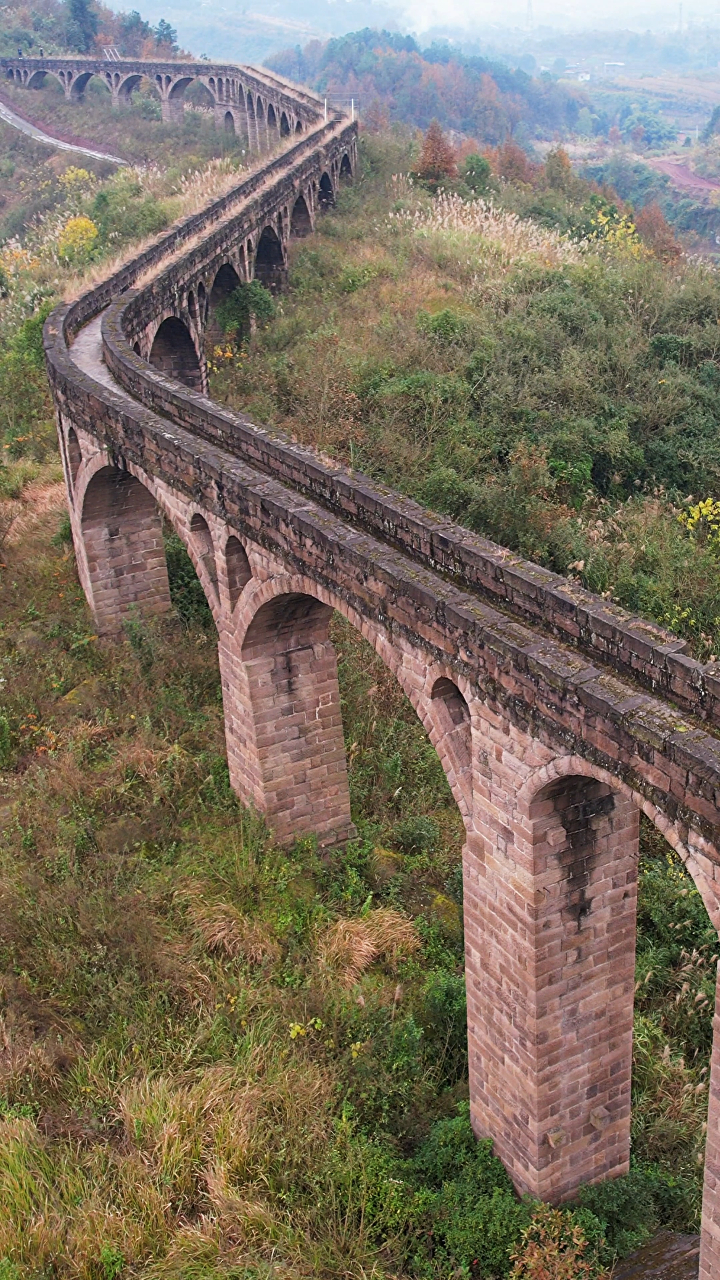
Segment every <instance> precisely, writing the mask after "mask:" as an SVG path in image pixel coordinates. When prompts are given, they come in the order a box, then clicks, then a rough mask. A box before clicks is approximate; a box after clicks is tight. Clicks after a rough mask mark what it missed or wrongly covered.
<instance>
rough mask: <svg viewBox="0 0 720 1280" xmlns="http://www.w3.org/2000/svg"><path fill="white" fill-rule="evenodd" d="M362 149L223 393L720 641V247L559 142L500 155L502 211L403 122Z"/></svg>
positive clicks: (471, 521)
mask: <svg viewBox="0 0 720 1280" xmlns="http://www.w3.org/2000/svg"><path fill="white" fill-rule="evenodd" d="M364 153H365V170H364V177H363V180H362V181H361V182H360V184H359V185H358V186H356V187H355V188H354V189H349V190H346V191H344V192H343V193H342V195H341V197H340V200H339V205H338V210H337V212H336V213H334V214H331V215H330V216H329V217H327V218H325V219H324V220H323V221H322V222H321V223H320V226H319V229H318V232H317V234H316V235H315V236H314V237H313V238H312V239H309V240H305V241H300V242H296V243H295V245H294V247H293V256H292V270H291V290H290V293H289V294H288V295H287V296H286V297H285V298H283V299H282V302H281V304H280V306H279V307H278V314H277V317H276V319H275V321H274V322H273V323H272V324H269V325H268V326H267V328H266V329H265V330H264V331H262V332H260V333H258V334H257V335H256V337H255V339H254V340H253V342H252V343H248V342H247V341H246V342H245V343H243V344H241V346H240V348H239V349H237V350H235V351H233V350H232V349H226V350H225V352H224V353H223V352H222V351H221V352H220V353H219V357H218V359H217V360H216V366H217V368H218V372H217V374H216V375H215V377H214V380H213V394H214V395H215V396H216V397H217V398H221V399H225V400H226V401H227V402H228V403H229V404H231V405H236V406H238V407H242V408H244V409H246V410H247V409H249V410H250V411H251V412H252V413H255V414H256V415H257V416H258V417H259V418H260V419H261V420H265V421H268V420H270V421H273V422H275V423H277V424H278V425H280V426H282V427H283V428H284V429H285V430H287V431H289V432H290V433H292V434H293V435H295V436H296V437H298V438H299V439H301V440H304V441H307V442H309V443H314V444H316V445H318V446H319V447H320V448H322V449H323V450H325V451H326V452H328V453H330V454H333V455H335V456H337V457H340V458H342V459H343V460H344V461H346V462H348V463H350V464H351V465H355V466H357V467H359V468H361V469H363V470H365V471H366V472H368V473H369V474H371V475H374V476H376V477H380V478H382V479H385V480H387V481H389V482H390V483H391V484H393V485H395V486H397V487H398V488H401V489H403V490H404V491H405V492H407V493H410V494H412V495H413V496H415V497H417V498H418V499H419V500H420V501H422V502H424V503H426V504H428V505H429V506H431V507H434V508H435V509H436V510H438V511H443V512H446V513H449V514H450V515H452V516H454V517H456V518H457V519H458V520H459V521H460V522H461V523H464V524H466V525H468V526H469V527H470V528H473V529H476V530H478V531H480V532H482V533H485V534H487V535H489V536H490V537H493V538H495V539H497V540H498V541H500V542H502V543H504V544H505V545H509V546H511V547H514V548H517V549H518V550H519V551H521V552H522V553H523V554H525V555H526V556H528V557H529V558H531V559H535V560H539V561H541V562H542V563H544V564H547V565H550V566H551V567H553V568H555V569H557V570H558V571H560V572H562V573H568V574H570V575H571V576H573V575H574V576H576V577H580V578H582V580H583V582H584V583H585V584H586V585H587V586H588V587H590V588H591V589H592V590H595V591H599V592H602V593H606V594H607V595H608V596H612V597H613V598H614V599H616V600H618V601H619V602H620V603H621V604H623V605H625V606H626V607H627V608H629V609H631V610H637V611H639V612H641V613H644V614H646V615H648V616H650V617H653V618H655V619H657V620H659V621H661V622H664V623H665V624H666V625H668V626H670V627H672V628H673V629H675V630H677V632H678V633H679V634H681V635H684V636H686V637H687V638H689V639H690V640H691V641H692V643H693V645H694V646H695V648H696V651H697V652H698V653H699V654H701V655H702V656H704V657H708V656H710V654H717V653H720V648H719V647H718V646H719V645H720V621H719V619H720V572H719V567H720V566H719V562H718V552H717V542H716V540H713V537H712V536H711V530H710V529H709V526H708V525H707V522H704V523H703V522H702V521H701V522H700V525H699V526H698V527H696V529H695V534H694V535H690V534H688V531H687V529H686V528H685V527H684V526H683V525H682V524H681V523H680V522H679V521H678V519H677V517H678V514H679V512H680V511H681V510H682V509H684V508H685V507H686V506H687V505H688V503H687V501H686V500H687V499H688V497H689V495H692V497H693V499H694V501H695V502H697V501H698V500H700V499H705V498H707V497H710V498H715V496H716V495H717V493H718V490H719V489H720V450H719V448H718V439H719V438H720V437H719V434H718V427H719V425H720V423H719V420H718V404H719V403H720V401H719V400H718V394H717V388H718V385H720V365H719V364H718V353H719V351H720V327H719V321H720V277H719V276H718V273H717V270H716V268H715V267H714V266H712V265H709V264H704V263H701V262H697V261H693V260H688V259H684V258H681V257H677V256H675V255H676V252H677V246H673V243H672V236H670V238H669V239H668V238H667V234H666V232H665V231H662V229H661V228H660V229H659V228H655V230H654V231H653V229H652V228H649V229H648V236H647V238H646V240H645V241H643V240H641V239H640V238H639V237H638V235H637V234H636V232H635V231H634V229H633V226H632V223H631V221H630V220H629V219H628V217H627V216H626V215H625V214H623V212H622V210H621V209H619V208H618V206H617V204H615V203H614V202H613V201H612V198H611V193H607V192H606V193H601V192H599V191H598V190H593V188H592V187H591V186H590V185H588V184H587V183H584V182H582V181H581V180H580V179H578V178H576V177H575V176H574V175H573V174H572V172H571V171H570V169H569V166H568V165H567V163H566V162H565V161H564V160H563V157H562V156H561V155H558V154H556V155H555V156H554V157H553V156H551V157H550V159H549V160H548V162H547V164H546V165H545V166H543V167H541V168H533V167H532V166H528V165H527V162H526V161H525V159H524V157H523V156H522V153H520V154H519V157H518V155H517V149H514V150H513V149H512V148H507V149H506V154H505V155H503V154H500V153H499V154H498V155H496V156H495V158H494V163H495V165H496V167H498V168H499V169H500V170H501V172H503V173H505V175H506V177H505V178H496V179H495V180H494V183H492V184H491V190H492V187H494V194H493V200H494V202H495V210H496V211H495V212H490V211H488V210H487V209H484V208H483V207H481V206H478V205H475V206H469V205H468V204H467V203H463V202H462V200H460V199H459V197H458V196H452V195H449V196H446V197H444V198H440V199H433V197H432V196H431V195H430V194H429V193H428V191H427V190H425V189H424V188H422V187H420V186H419V185H418V184H415V185H411V183H410V182H409V181H408V179H407V177H406V176H403V175H407V173H408V171H409V170H410V169H411V168H412V166H413V164H414V163H415V162H416V159H417V153H416V152H414V151H413V147H412V142H411V140H409V139H406V138H404V137H403V135H402V134H399V133H395V134H386V135H384V136H383V137H381V138H372V137H370V138H368V137H366V139H365V142H364ZM507 153H509V154H507ZM513 166H514V167H513ZM513 174H514V176H513ZM398 175H399V176H398ZM460 191H461V192H462V194H464V195H465V196H466V197H467V196H469V195H471V194H472V193H471V191H469V190H468V188H467V186H466V185H464V184H463V185H462V186H461V187H460ZM517 215H520V216H521V217H522V218H527V217H530V218H531V219H532V222H530V223H528V222H527V221H520V222H518V221H517Z"/></svg>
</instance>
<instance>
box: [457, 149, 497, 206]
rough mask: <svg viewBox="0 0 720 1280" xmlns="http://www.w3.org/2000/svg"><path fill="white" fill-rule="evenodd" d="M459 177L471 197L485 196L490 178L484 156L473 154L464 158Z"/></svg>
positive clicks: (487, 161)
mask: <svg viewBox="0 0 720 1280" xmlns="http://www.w3.org/2000/svg"><path fill="white" fill-rule="evenodd" d="M460 176H461V178H462V179H463V181H464V183H465V186H466V187H469V188H470V190H471V191H472V193H473V195H476V196H481V195H485V194H486V192H487V189H488V186H489V185H490V178H491V176H492V170H491V168H490V161H489V160H486V159H485V156H479V155H477V154H475V153H473V154H471V155H469V156H466V157H465V159H464V161H463V163H462V167H461V169H460Z"/></svg>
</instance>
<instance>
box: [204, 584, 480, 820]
mask: <svg viewBox="0 0 720 1280" xmlns="http://www.w3.org/2000/svg"><path fill="white" fill-rule="evenodd" d="M238 608H239V612H238V616H237V619H236V624H235V633H234V634H235V641H234V643H235V644H236V645H237V649H238V651H239V656H240V658H241V660H242V662H243V671H244V676H245V678H244V681H243V687H242V689H241V695H240V700H241V703H242V708H243V709H244V713H245V715H246V721H245V723H246V724H247V723H253V724H255V723H256V721H257V725H258V726H259V727H258V728H257V731H256V737H255V738H254V740H253V741H252V743H249V742H248V739H247V735H246V733H245V730H243V736H244V747H243V751H242V754H240V753H235V752H234V751H233V749H232V736H233V733H232V728H231V730H230V733H229V735H228V759H229V761H231V775H232V778H233V785H234V786H235V787H236V789H237V790H238V791H239V793H240V794H241V796H243V797H244V798H246V799H252V800H253V802H254V803H255V804H256V805H257V806H258V807H259V808H260V809H262V810H263V811H265V812H266V813H267V814H268V816H269V818H270V820H271V821H272V822H273V823H274V825H275V829H276V834H277V835H278V839H284V838H285V837H287V838H288V839H291V838H292V836H293V833H296V834H297V833H298V832H299V833H302V832H310V831H315V830H316V827H315V826H314V825H313V824H314V823H318V824H319V826H318V827H317V831H318V834H319V836H320V838H321V840H324V839H325V837H327V838H328V839H330V838H332V839H335V836H336V834H337V833H338V832H341V833H342V832H345V833H346V834H345V835H343V836H341V837H340V836H339V837H338V839H339V838H343V839H344V838H347V831H348V830H349V829H350V827H351V823H350V817H349V813H350V810H349V793H348V791H347V766H346V761H345V747H344V741H343V737H342V722H341V718H340V713H339V694H338V692H337V660H336V656H335V650H334V646H333V645H332V642H331V640H330V637H329V631H328V628H329V624H330V617H331V615H332V612H333V610H335V611H336V612H338V613H340V614H341V615H342V616H343V617H344V618H346V619H347V621H348V622H350V624H351V625H352V626H353V627H355V628H356V630H357V631H359V632H360V634H361V635H362V636H363V637H364V638H365V640H367V641H368V642H369V643H370V645H371V646H372V648H373V649H374V650H375V652H376V653H377V654H378V656H379V657H380V658H381V659H382V661H383V662H384V663H385V665H386V666H387V667H388V669H389V670H390V671H391V672H392V674H393V675H394V676H395V677H396V679H397V681H398V683H399V685H400V687H401V689H402V691H403V693H404V694H405V695H406V697H407V698H408V700H409V701H410V703H411V705H412V707H413V710H414V711H415V712H416V714H417V716H418V718H419V720H420V721H421V723H422V725H423V727H424V728H425V730H426V732H427V734H428V737H429V738H430V741H431V743H432V745H433V747H434V748H435V750H436V752H437V754H438V757H439V759H440V763H441V765H442V768H443V771H444V773H445V776H446V778H447V780H448V783H449V786H450V790H451V792H452V794H453V797H454V799H455V802H456V804H457V806H458V808H459V810H460V814H461V817H462V819H463V822H464V823H465V826H466V828H467V827H468V825H469V824H470V823H471V820H472V819H471V811H472V803H471V795H470V794H469V785H468V784H469V783H470V779H469V777H467V778H466V779H465V780H461V779H460V777H459V776H458V771H457V767H456V760H455V757H454V755H453V753H452V750H448V747H449V746H450V741H449V735H448V734H447V732H446V729H445V726H443V725H442V724H441V723H440V719H439V717H438V716H437V715H436V708H435V706H434V704H433V701H432V699H431V697H430V688H431V687H432V683H433V681H432V679H431V681H430V686H428V687H426V678H425V675H424V674H423V677H422V679H421V678H419V677H418V664H417V660H416V658H415V657H414V655H413V654H411V653H405V652H403V651H402V650H400V649H399V648H398V646H397V645H396V644H393V643H392V642H391V641H390V640H389V639H388V637H387V636H385V634H384V633H383V631H382V630H381V629H380V628H378V627H376V626H375V625H374V624H371V623H369V622H367V621H366V620H365V619H363V618H362V617H360V615H358V614H357V613H356V612H355V610H354V609H352V608H351V607H349V606H348V605H347V603H346V602H345V601H344V600H343V599H341V598H339V597H336V596H335V595H334V593H332V592H329V591H328V590H327V589H326V588H324V587H321V586H320V585H319V584H318V583H316V582H314V581H313V580H312V579H309V578H306V577H304V576H301V575H297V576H292V577H283V578H272V579H269V580H265V581H261V580H259V579H255V580H254V581H253V583H252V584H251V585H249V586H248V588H247V590H246V592H245V594H244V596H243V600H242V601H241V603H240V605H239V607H238ZM256 619H257V621H256ZM313 646H314V647H313ZM296 650H297V651H298V652H297V654H296V658H293V657H292V655H293V653H295V651H296ZM310 650H312V654H311V653H310ZM300 651H302V652H300ZM283 654H284V655H285V656H283ZM288 655H289V656H288ZM250 662H251V663H255V664H256V665H255V666H254V667H252V669H250V668H249V667H248V665H247V664H248V663H250ZM288 673H290V674H288ZM288 680H289V681H290V684H291V685H292V688H291V689H289V687H288V686H287V683H286V682H287V681H288ZM256 681H257V682H258V683H257V684H256V683H255V682H256ZM273 690H274V692H273ZM289 692H292V695H293V699H294V700H295V697H296V695H297V707H298V709H299V710H298V715H299V717H300V720H299V721H296V723H300V722H302V720H303V717H305V723H306V724H307V725H309V726H310V728H309V734H310V738H309V739H308V740H300V739H298V736H297V735H296V734H293V735H292V737H293V742H294V746H293V747H292V748H288V749H287V751H286V747H285V745H283V743H282V742H279V743H278V742H274V743H273V742H272V740H271V739H272V732H271V730H272V727H273V725H274V726H276V727H277V725H278V724H280V723H281V721H282V719H283V717H284V714H285V712H284V711H283V708H284V707H285V704H286V702H287V698H288V696H289ZM461 696H462V695H461ZM293 705H295V702H294V703H293ZM288 714H295V713H290V712H288ZM321 729H322V734H323V735H325V745H324V748H323V751H324V752H325V753H326V754H327V761H328V768H329V770H330V773H331V775H332V778H333V779H334V781H333V783H332V784H330V783H327V785H326V783H325V782H324V781H323V779H324V778H326V777H327V776H328V774H325V773H323V772H322V769H323V767H324V766H322V765H321V767H320V773H321V776H320V777H318V775H316V774H313V773H312V769H313V767H314V766H312V765H311V764H309V763H308V760H309V758H310V757H309V754H308V753H311V752H312V751H314V750H315V748H316V747H317V744H318V742H319V736H318V735H320V733H321ZM288 752H289V754H288ZM278 756H282V763H281V764H280V763H278V760H277V759H276V757H278ZM323 758H325V757H323ZM276 769H280V770H281V771H282V770H284V771H285V776H286V778H287V783H288V791H287V792H286V791H285V790H283V792H282V794H278V793H277V792H276V791H275V790H273V786H272V785H271V784H272V779H273V777H277V776H279V775H277V774H276V773H274V770H276ZM308 769H310V771H311V772H310V774H309V778H308ZM293 771H294V773H293ZM291 775H292V776H295V777H297V778H301V777H302V781H298V782H297V788H298V790H297V792H296V793H294V794H296V797H301V800H300V801H299V802H298V803H297V804H295V803H290V804H289V805H286V799H287V796H288V795H291V793H293V785H292V782H291ZM266 780H269V781H268V782H267V785H266ZM308 781H309V783H310V786H309V785H308ZM463 782H464V783H465V785H463ZM335 787H337V790H335ZM327 788H330V789H331V790H332V796H330V797H328V795H327Z"/></svg>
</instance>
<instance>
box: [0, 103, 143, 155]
mask: <svg viewBox="0 0 720 1280" xmlns="http://www.w3.org/2000/svg"><path fill="white" fill-rule="evenodd" d="M0 120H3V121H4V122H5V124H11V125H12V126H13V128H14V129H19V130H20V132H21V133H26V134H27V136H28V137H29V138H34V139H35V141H36V142H44V143H45V144H46V146H48V147H55V148H56V149H57V150H58V151H77V152H79V154H80V155H83V156H90V158H91V159H92V160H110V161H111V163H112V164H118V165H126V164H127V160H121V159H120V157H119V156H112V155H109V154H108V153H107V152H106V151H92V150H91V149H90V147H83V146H80V145H79V144H77V143H75V142H64V141H63V140H62V138H53V137H52V135H51V134H49V133H43V131H42V129H38V127H37V125H34V124H31V123H30V121H29V120H24V119H23V117H22V116H19V115H18V114H17V112H15V111H13V110H12V108H11V107H9V106H8V105H7V103H6V102H3V101H2V99H1V98H0Z"/></svg>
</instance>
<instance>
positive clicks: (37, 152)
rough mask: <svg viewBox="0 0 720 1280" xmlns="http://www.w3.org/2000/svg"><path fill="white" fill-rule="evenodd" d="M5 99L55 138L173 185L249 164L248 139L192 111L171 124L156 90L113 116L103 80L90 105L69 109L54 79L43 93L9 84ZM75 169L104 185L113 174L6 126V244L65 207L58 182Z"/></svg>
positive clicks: (2, 139) (0, 128) (1, 233)
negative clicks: (215, 163) (187, 176)
mask: <svg viewBox="0 0 720 1280" xmlns="http://www.w3.org/2000/svg"><path fill="white" fill-rule="evenodd" d="M1 92H2V96H3V97H4V98H5V99H6V101H7V102H8V103H9V105H10V106H13V107H16V108H17V110H18V111H19V112H20V113H21V114H23V115H25V116H27V118H28V119H30V120H32V121H33V123H34V124H36V125H37V126H38V127H39V128H41V129H43V128H46V129H47V130H48V131H49V133H50V134H51V135H56V136H58V137H60V138H65V139H66V140H67V141H71V142H80V143H82V144H84V145H86V146H89V147H91V148H98V149H99V150H102V151H107V152H109V153H110V154H111V155H116V156H119V157H120V158H121V159H126V160H128V161H129V162H131V163H132V164H134V165H139V166H143V167H144V168H146V169H148V168H149V169H150V170H152V169H153V168H155V169H157V168H158V167H160V168H162V170H163V171H164V172H166V173H168V174H170V176H171V179H172V178H173V177H174V178H175V179H178V178H179V177H180V176H181V175H182V174H183V173H187V172H188V171H190V170H196V169H198V168H200V167H201V166H202V165H204V164H207V162H208V161H209V160H213V159H216V160H219V159H224V160H226V161H228V162H234V163H235V164H236V165H239V164H241V163H243V162H244V161H246V159H247V157H246V156H245V153H244V146H243V143H242V140H241V139H240V138H239V137H237V136H236V135H235V134H227V133H225V132H224V131H223V130H219V129H218V130H216V129H215V127H214V124H213V118H212V114H211V113H210V112H207V111H202V110H192V111H186V112H185V115H184V116H183V120H182V123H181V124H177V125H176V124H164V123H163V121H162V120H161V118H160V102H159V100H158V99H157V98H156V97H154V96H153V94H152V92H151V90H150V88H149V87H148V89H147V91H141V92H138V93H135V94H133V96H132V99H131V105H130V106H129V107H128V108H127V109H124V110H123V111H116V110H113V108H112V105H111V102H110V93H109V91H108V89H107V88H106V87H105V86H104V85H102V84H100V82H99V81H96V80H91V81H90V83H89V85H88V88H87V90H86V93H85V98H84V101H83V103H82V105H80V104H78V103H70V102H66V101H65V97H64V94H63V91H62V88H61V86H60V85H59V84H58V83H57V81H54V80H51V79H49V80H48V82H47V86H46V87H45V88H43V89H41V90H37V91H33V90H29V89H21V88H18V87H17V86H16V85H13V84H10V83H8V82H6V81H3V84H2V91H1ZM72 164H74V165H82V166H83V167H84V168H87V169H89V170H90V171H92V172H93V173H94V174H95V175H96V176H97V177H99V178H107V177H108V176H109V175H110V174H111V173H112V172H113V166H112V165H110V164H108V163H106V162H103V161H96V160H90V159H88V158H87V157H83V156H73V155H72V154H68V153H67V152H55V151H53V149H52V148H51V147H48V146H46V145H44V144H42V143H39V142H34V141H33V139H31V138H28V137H26V136H25V135H24V134H22V133H20V132H19V131H18V130H17V129H13V128H12V126H11V125H6V124H4V123H1V122H0V241H2V240H4V239H5V238H7V237H11V236H17V235H22V234H23V232H24V230H25V228H26V227H27V225H28V223H29V222H30V221H31V219H32V218H34V217H37V216H42V215H43V214H46V213H47V212H48V211H49V210H51V209H53V208H54V207H56V206H57V204H58V188H57V179H58V176H59V175H60V174H62V172H63V171H64V170H65V169H66V168H67V167H68V165H72Z"/></svg>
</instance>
